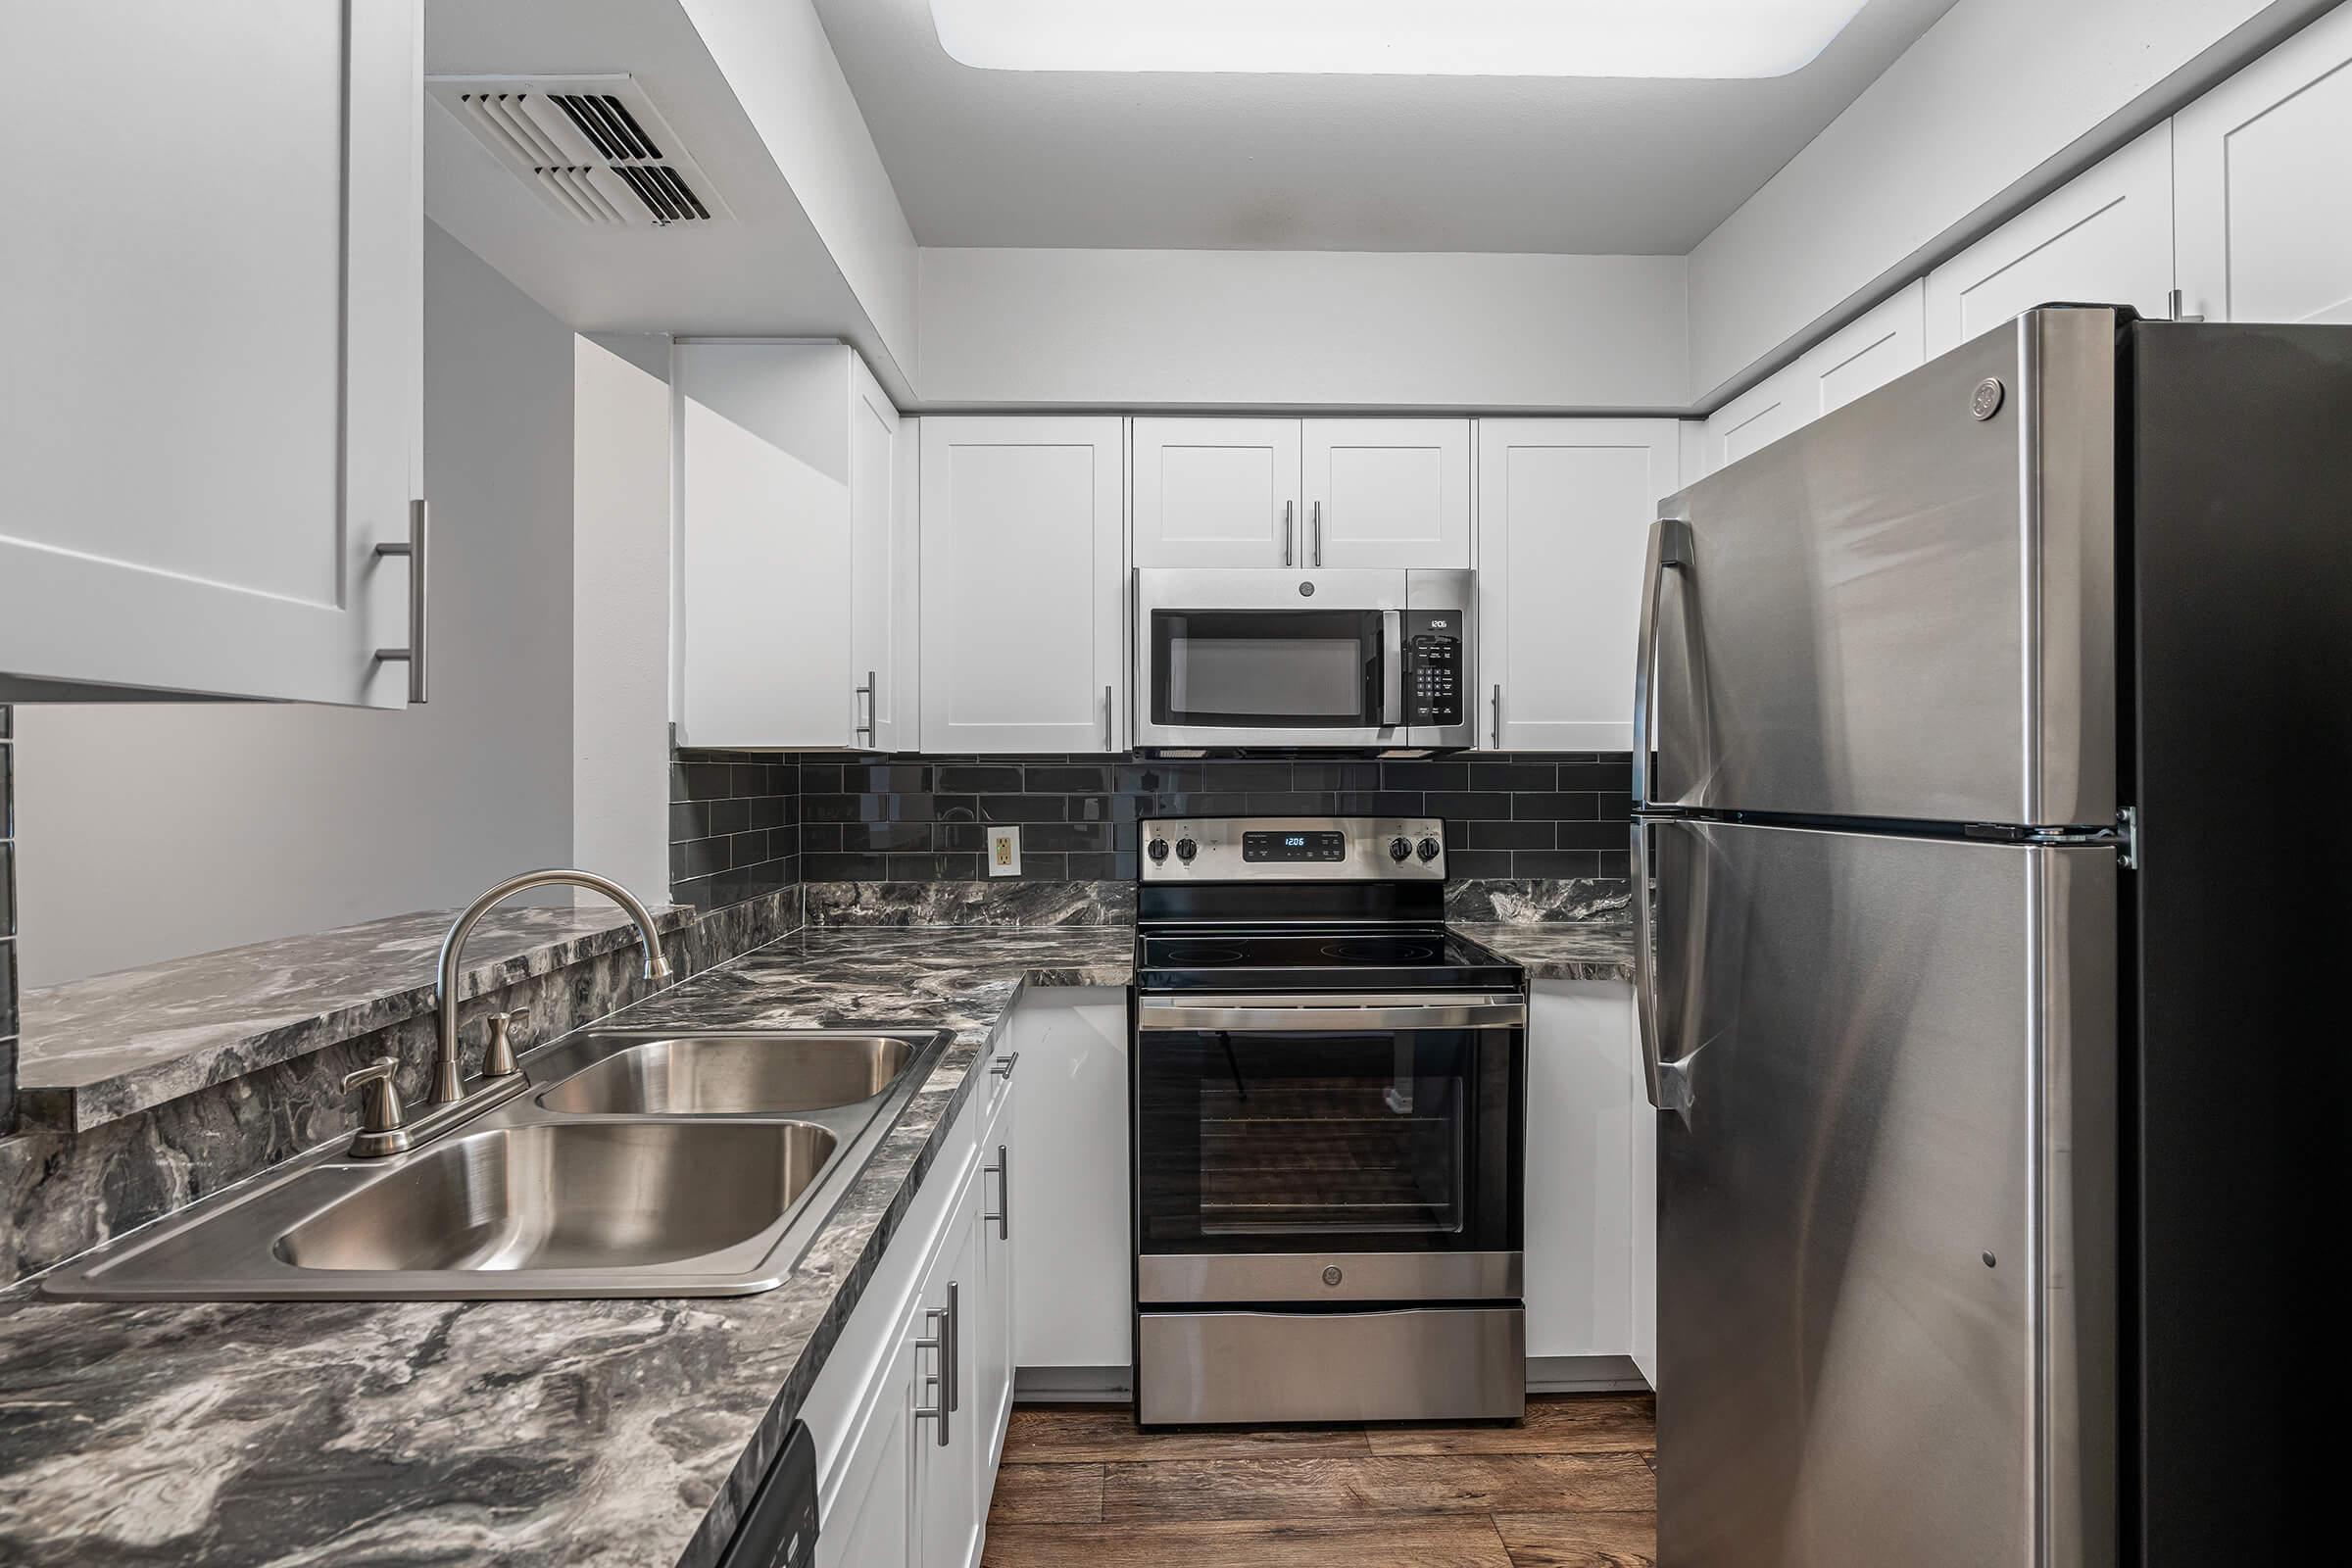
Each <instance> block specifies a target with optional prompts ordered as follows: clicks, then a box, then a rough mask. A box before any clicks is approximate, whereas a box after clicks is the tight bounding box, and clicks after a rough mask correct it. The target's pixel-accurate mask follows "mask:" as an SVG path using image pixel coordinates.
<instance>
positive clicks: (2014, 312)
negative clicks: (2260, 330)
mask: <svg viewBox="0 0 2352 1568" xmlns="http://www.w3.org/2000/svg"><path fill="white" fill-rule="evenodd" d="M2172 289H2173V126H2172V122H2170V121H2167V122H2165V123H2163V124H2161V125H2158V126H2157V127H2156V128H2155V129H2153V130H2151V131H2149V132H2147V133H2146V134H2145V135H2143V136H2141V137H2140V138H2139V139H2138V140H2136V141H2134V142H2132V143H2131V145H2130V146H2128V147H2126V148H2124V149H2123V150H2122V151H2121V152H2118V153H2116V154H2114V155H2113V156H2112V157H2110V158H2108V159H2107V160H2106V162H2104V163H2102V164H2099V165H2097V166H2096V167H2094V168H2092V169H2090V170H2088V171H2086V172H2083V173H2082V174H2081V175H2078V176H2077V177H2076V178H2075V179H2073V180H2071V181H2069V182H2068V183H2067V184H2065V185H2063V186H2061V187H2060V188H2059V189H2057V190H2056V191H2053V192H2052V193H2050V194H2049V195H2048V196H2045V197H2043V198H2042V199H2041V200H2040V201H2039V202H2037V203H2035V204H2034V206H2033V207H2031V208H2028V209H2027V210H2026V211H2025V212H2023V213H2021V214H2019V215H2018V216H2017V217H2015V218H2013V219H2011V220H2010V221H2008V222H2006V223H2003V224H2002V225H2001V226H2000V227H1999V228H1997V229H1994V230H1993V231H1992V232H1991V233H1990V234H1987V235H1985V237H1984V238H1983V239H1981V240H1979V241H1977V243H1976V244H1974V245H1971V246H1970V247H1969V248H1968V249H1967V250H1965V251H1962V252H1961V253H1960V254H1959V255H1958V256H1955V257H1953V258H1952V259H1951V260H1950V261H1948V262H1946V263H1944V264H1943V265H1942V266H1941V267H1938V268H1937V269H1936V270H1935V271H1933V272H1930V273H1929V274H1928V354H1929V357H1930V358H1933V357H1935V356H1936V355H1938V354H1942V353H1944V352H1946V351H1947V350H1950V349H1954V348H1957V347H1959V346H1960V345H1961V344H1963V343H1965V342H1967V341H1968V340H1969V339H1970V338H1973V337H1975V336H1977V335H1978V334H1979V333H1982V332H1986V331H1989V330H1991V329H1992V328H1993V327H1995V326H1998V325H2000V324H2001V323H2002V322H2003V321H2006V320H2008V319H2011V318H2012V317H2015V316H2018V315H2020V314H2022V313H2024V312H2026V311H2030V310H2032V309H2033V308H2034V306H2036V305H2047V304H2051V303H2053V302H2059V301H2065V302H2071V303H2076V304H2098V305H2109V304H2113V305H2131V306H2135V307H2137V308H2138V310H2139V312H2140V314H2141V315H2143V316H2165V315H2168V314H2170V311H2171V294H2172Z"/></svg>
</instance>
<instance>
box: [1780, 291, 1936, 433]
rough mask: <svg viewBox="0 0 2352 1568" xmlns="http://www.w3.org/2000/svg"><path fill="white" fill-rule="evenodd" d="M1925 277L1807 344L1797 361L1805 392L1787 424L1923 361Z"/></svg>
mask: <svg viewBox="0 0 2352 1568" xmlns="http://www.w3.org/2000/svg"><path fill="white" fill-rule="evenodd" d="M1927 300H1928V284H1927V279H1925V278H1916V279H1914V280H1913V281H1912V282H1911V284H1910V285H1909V286H1908V287H1906V288H1904V289H1903V290H1902V292H1901V293H1899V294H1896V295H1895V296H1894V297H1893V298H1891V299H1888V300H1884V301H1881V302H1880V303H1879V304H1878V305H1876V306H1874V307H1873V308H1871V309H1870V310H1869V311H1866V312H1864V313H1863V315H1862V316H1861V317H1860V318H1859V319H1856V320H1853V321H1849V322H1848V323H1846V324H1845V325H1844V326H1843V327H1840V328H1839V329H1838V330H1837V331H1835V332H1833V333H1831V334H1830V335H1829V336H1828V337H1827V338H1824V339H1823V340H1822V341H1821V342H1819V343H1817V344H1815V345H1814V346H1813V347H1812V348H1811V349H1809V350H1807V351H1806V352H1805V354H1804V356H1803V357H1802V358H1801V359H1799V360H1798V361H1797V362H1796V363H1797V382H1798V385H1799V387H1800V388H1801V390H1802V393H1803V396H1802V398H1801V400H1800V406H1799V407H1798V409H1797V410H1796V417H1795V419H1794V420H1793V421H1792V423H1791V425H1790V428H1791V429H1793V428H1794V427H1795V426H1796V425H1797V424H1803V423H1807V422H1810V421H1811V420H1814V419H1818V418H1820V417H1822V416H1823V415H1825V414H1829V413H1831V412H1833V411H1835V410H1838V409H1841V408H1843V407H1845V405H1847V404H1848V403H1851V402H1853V401H1854V399H1856V398H1858V397H1860V396H1861V395H1862V394H1863V393H1865V392H1872V391H1876V390H1877V389H1878V388H1880V387H1883V386H1885V385H1886V384H1887V382H1889V381H1891V380H1893V379H1895V378H1896V377H1897V376H1900V375H1903V374H1906V373H1908V372H1910V371H1912V370H1916V369H1918V368H1920V367H1921V366H1923V365H1925V364H1927V363H1928V341H1927V332H1928V320H1927Z"/></svg>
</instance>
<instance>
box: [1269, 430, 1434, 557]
mask: <svg viewBox="0 0 2352 1568" xmlns="http://www.w3.org/2000/svg"><path fill="white" fill-rule="evenodd" d="M1300 446H1301V449H1302V452H1303V461H1304V464H1305V471H1304V475H1303V484H1302V487H1301V488H1302V491H1303V496H1302V499H1303V501H1304V503H1305V506H1306V518H1305V522H1304V524H1303V528H1302V531H1301V532H1300V534H1299V548H1300V549H1301V550H1302V551H1303V552H1304V554H1303V555H1302V556H1301V557H1300V560H1299V564H1301V565H1305V566H1467V565H1469V564H1470V421H1469V420H1467V419H1308V420H1306V421H1305V423H1304V425H1303V426H1302V427H1301V438H1300Z"/></svg>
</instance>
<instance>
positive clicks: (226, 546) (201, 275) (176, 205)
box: [0, 0, 424, 708]
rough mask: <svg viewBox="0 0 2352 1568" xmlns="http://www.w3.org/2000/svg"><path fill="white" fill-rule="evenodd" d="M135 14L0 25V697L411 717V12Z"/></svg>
mask: <svg viewBox="0 0 2352 1568" xmlns="http://www.w3.org/2000/svg"><path fill="white" fill-rule="evenodd" d="M133 9H134V10H135V13H136V15H135V17H133V16H130V15H126V14H125V12H124V8H123V7H120V6H104V5H80V6H76V5H68V4H48V5H31V6H12V7H11V8H10V9H9V17H8V22H7V24H6V26H5V29H4V30H5V33H6V36H7V40H8V43H9V46H10V54H11V57H12V58H13V59H16V60H17V61H19V62H20V64H21V68H22V69H20V70H19V71H17V72H16V73H14V75H15V78H16V79H15V80H14V81H12V83H11V85H10V88H9V92H8V94H7V98H6V103H5V106H4V107H0V131H4V132H5V134H6V137H7V140H8V142H9V144H10V145H12V146H14V147H16V148H18V149H19V150H20V155H19V156H16V157H13V158H10V159H9V160H8V161H7V163H6V165H5V167H0V205H4V206H5V207H6V209H7V211H8V212H10V213H11V214H13V215H15V216H14V218H13V219H12V220H11V222H10V226H9V236H8V239H7V241H6V244H5V247H0V248H4V249H5V253H6V256H7V287H6V289H5V290H0V342H5V343H6V344H7V345H8V349H7V354H8V360H9V363H10V366H11V371H10V373H9V374H8V375H7V376H6V378H5V379H6V383H7V390H6V393H5V395H4V399H0V474H5V475H6V476H7V487H8V499H7V503H6V506H5V509H4V510H0V702H6V701H9V700H11V699H12V698H13V699H16V700H20V701H22V700H29V699H37V698H39V697H44V696H46V697H53V698H69V697H73V696H80V697H83V698H85V699H86V698H87V697H92V696H109V695H112V696H130V695H135V694H137V693H139V692H141V691H146V692H154V693H159V694H164V693H170V694H184V695H197V696H210V697H247V698H268V699H281V700H286V701H292V702H315V703H338V704H348V705H366V706H370V707H377V708H394V707H399V706H401V705H402V704H404V703H405V702H407V701H408V700H409V696H410V680H409V671H408V668H407V666H406V665H405V664H404V663H402V662H387V661H382V660H378V659H377V658H376V657H375V656H376V650H377V649H379V648H391V649H405V648H407V647H408V646H409V643H410V634H409V622H410V606H411V595H410V583H411V563H410V562H409V561H406V560H403V559H400V558H398V557H378V555H377V554H376V546H377V545H379V544H392V545H405V544H406V543H407V542H408V540H409V538H410V531H411V518H412V508H411V505H410V503H411V500H412V498H414V497H416V496H417V495H419V494H420V491H419V490H418V488H417V478H418V434H419V424H420V420H419V413H420V398H421V387H422V365H423V359H422V355H423V349H422V345H423V319H424V316H423V296H422V289H423V284H422V275H423V272H422V270H423V237H424V229H423V214H422V208H421V205H420V200H419V197H420V188H421V187H420V172H421V142H420V139H419V109H420V106H421V104H422V101H423V99H422V94H423V72H422V52H421V49H422V25H421V21H420V6H419V4H418V0H347V3H345V4H341V5H302V6H164V5H143V6H138V7H135V8H133ZM216 153H218V154H221V155H220V156H214V154H216ZM53 683H79V684H75V685H63V686H61V685H56V684H53Z"/></svg>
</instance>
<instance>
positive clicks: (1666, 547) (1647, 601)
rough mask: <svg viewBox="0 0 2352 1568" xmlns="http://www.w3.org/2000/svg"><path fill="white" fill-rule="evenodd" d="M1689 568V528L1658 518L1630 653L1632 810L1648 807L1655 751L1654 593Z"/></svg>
mask: <svg viewBox="0 0 2352 1568" xmlns="http://www.w3.org/2000/svg"><path fill="white" fill-rule="evenodd" d="M1690 564H1691V524H1690V523H1688V522H1686V521H1684V520H1683V519H1682V518H1680V517H1660V518H1659V519H1658V520H1657V521H1655V522H1653V523H1651V524H1650V525H1649V559H1648V561H1647V563H1646V564H1644V565H1643V567H1642V632H1641V643H1640V646H1639V647H1637V648H1636V649H1635V650H1634V809H1636V810H1640V809H1642V808H1643V807H1646V806H1649V805H1652V804H1653V803H1652V802H1651V800H1650V798H1649V763H1650V759H1651V758H1652V757H1653V756H1654V755H1655V754H1656V751H1657V743H1658V738H1657V729H1658V711H1657V673H1658V593H1659V590H1660V588H1662V587H1663V586H1664V584H1665V581H1666V573H1667V572H1668V570H1670V569H1671V570H1676V571H1681V570H1685V569H1687V568H1688V567H1689V566H1690Z"/></svg>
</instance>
